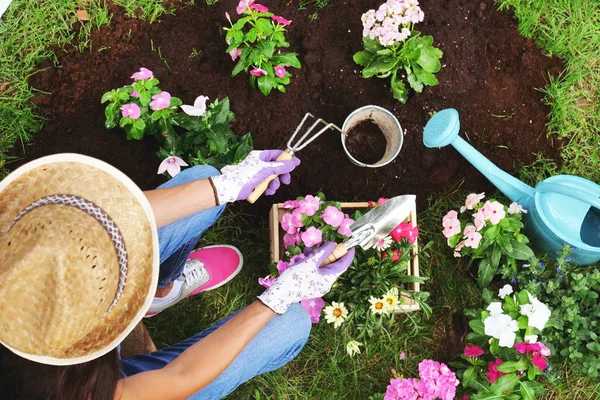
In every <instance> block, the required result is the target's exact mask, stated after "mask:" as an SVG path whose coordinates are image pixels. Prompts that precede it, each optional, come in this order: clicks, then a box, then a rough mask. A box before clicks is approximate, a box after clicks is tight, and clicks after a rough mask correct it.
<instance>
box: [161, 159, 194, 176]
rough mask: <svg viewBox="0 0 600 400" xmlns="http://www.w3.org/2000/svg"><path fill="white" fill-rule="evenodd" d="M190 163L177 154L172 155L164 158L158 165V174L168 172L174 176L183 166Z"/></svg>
mask: <svg viewBox="0 0 600 400" xmlns="http://www.w3.org/2000/svg"><path fill="white" fill-rule="evenodd" d="M187 166H188V164H187V163H186V162H185V161H183V160H182V159H181V158H179V157H177V156H170V157H167V158H165V159H164V160H162V162H161V163H160V165H159V166H158V172H157V174H159V175H160V174H164V173H165V172H168V173H169V175H171V177H174V176H175V175H177V174H178V173H180V172H181V167H187Z"/></svg>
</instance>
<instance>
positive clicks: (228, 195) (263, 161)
mask: <svg viewBox="0 0 600 400" xmlns="http://www.w3.org/2000/svg"><path fill="white" fill-rule="evenodd" d="M281 153H282V151H281V150H263V151H252V152H250V154H248V157H246V158H245V159H244V161H242V162H241V163H239V164H238V165H227V166H225V167H223V169H222V170H221V173H222V175H219V176H213V177H212V178H211V180H212V182H213V185H214V187H215V191H216V194H217V198H218V199H219V204H225V203H232V202H234V201H236V200H246V199H247V198H248V196H250V193H252V191H253V190H254V188H255V187H256V186H257V185H258V184H260V183H261V182H262V181H264V180H265V179H267V178H268V177H269V176H271V175H273V174H277V175H279V176H278V177H277V178H275V179H273V180H272V181H271V183H270V184H269V187H268V189H267V190H266V191H265V193H266V194H267V195H269V196H270V195H272V194H275V191H276V190H277V189H278V188H279V186H280V185H281V184H282V183H283V184H284V185H288V184H289V183H290V179H291V178H290V172H292V170H293V169H294V168H296V167H297V166H298V165H300V160H299V159H298V158H297V157H292V159H291V160H285V161H275V160H276V159H277V157H279V155H280V154H281Z"/></svg>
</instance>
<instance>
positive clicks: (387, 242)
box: [373, 236, 392, 251]
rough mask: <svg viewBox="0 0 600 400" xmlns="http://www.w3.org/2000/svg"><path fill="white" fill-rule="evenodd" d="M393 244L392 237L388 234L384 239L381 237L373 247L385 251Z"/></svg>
mask: <svg viewBox="0 0 600 400" xmlns="http://www.w3.org/2000/svg"><path fill="white" fill-rule="evenodd" d="M391 245H392V237H391V236H386V237H384V238H383V239H379V240H378V241H377V243H375V245H374V246H373V248H375V249H377V250H379V251H383V250H385V249H387V248H388V247H390V246H391Z"/></svg>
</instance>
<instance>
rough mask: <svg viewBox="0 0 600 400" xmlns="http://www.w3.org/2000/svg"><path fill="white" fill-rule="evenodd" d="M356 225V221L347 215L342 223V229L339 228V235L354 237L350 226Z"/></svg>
mask: <svg viewBox="0 0 600 400" xmlns="http://www.w3.org/2000/svg"><path fill="white" fill-rule="evenodd" d="M353 223H354V220H353V219H352V218H348V216H347V215H345V216H344V220H343V221H342V223H341V224H340V227H339V228H338V230H337V231H338V233H339V234H340V235H344V236H348V237H350V236H352V231H351V230H350V225H352V224H353Z"/></svg>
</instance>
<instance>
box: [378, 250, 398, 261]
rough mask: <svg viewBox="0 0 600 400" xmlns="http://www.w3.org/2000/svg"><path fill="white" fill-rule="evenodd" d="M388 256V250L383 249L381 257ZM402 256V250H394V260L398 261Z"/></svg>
mask: <svg viewBox="0 0 600 400" xmlns="http://www.w3.org/2000/svg"><path fill="white" fill-rule="evenodd" d="M386 257H387V251H382V252H381V259H384V258H386ZM400 257H402V252H401V251H400V250H398V249H395V250H394V253H393V255H392V262H395V261H398V260H399V259H400Z"/></svg>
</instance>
